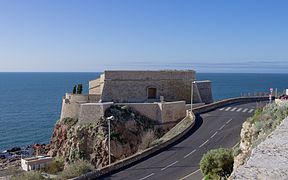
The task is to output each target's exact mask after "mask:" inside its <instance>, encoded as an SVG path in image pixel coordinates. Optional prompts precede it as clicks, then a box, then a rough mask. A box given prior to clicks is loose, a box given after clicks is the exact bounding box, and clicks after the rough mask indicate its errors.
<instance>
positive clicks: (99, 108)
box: [78, 102, 113, 124]
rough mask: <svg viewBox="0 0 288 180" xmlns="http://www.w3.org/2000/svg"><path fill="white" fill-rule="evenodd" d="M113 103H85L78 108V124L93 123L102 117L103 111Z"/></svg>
mask: <svg viewBox="0 0 288 180" xmlns="http://www.w3.org/2000/svg"><path fill="white" fill-rule="evenodd" d="M112 104H113V103H112V102H108V103H86V104H82V105H81V106H80V112H79V119H78V123H79V124H89V123H95V122H97V121H99V120H100V118H101V117H103V116H104V113H105V110H106V109H107V108H109V107H110V106H111V105H112Z"/></svg>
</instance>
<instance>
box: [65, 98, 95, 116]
mask: <svg viewBox="0 0 288 180" xmlns="http://www.w3.org/2000/svg"><path fill="white" fill-rule="evenodd" d="M99 100H100V96H99V95H96V94H92V95H85V94H70V93H66V94H65V96H64V97H63V99H62V110H61V117H60V118H61V119H63V118H67V117H70V118H78V117H79V112H80V106H81V104H85V103H95V102H98V101H99Z"/></svg>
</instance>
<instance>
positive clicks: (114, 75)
mask: <svg viewBox="0 0 288 180" xmlns="http://www.w3.org/2000/svg"><path fill="white" fill-rule="evenodd" d="M104 74H105V79H106V80H129V81H130V80H133V81H139V80H147V79H148V80H175V79H183V78H186V79H190V80H194V79H195V71H193V70H189V71H173V70H167V71H105V73H104Z"/></svg>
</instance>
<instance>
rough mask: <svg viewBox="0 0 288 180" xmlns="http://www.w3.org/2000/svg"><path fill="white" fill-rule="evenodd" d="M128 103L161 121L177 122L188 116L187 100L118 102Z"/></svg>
mask: <svg viewBox="0 0 288 180" xmlns="http://www.w3.org/2000/svg"><path fill="white" fill-rule="evenodd" d="M117 104H119V105H126V106H128V107H131V108H133V109H135V110H136V111H138V112H139V113H140V114H142V115H144V116H146V117H148V118H150V119H152V120H155V121H158V122H159V123H163V124H165V123H169V122H177V121H179V120H181V119H183V118H184V117H185V116H186V106H185V101H178V102H164V103H117Z"/></svg>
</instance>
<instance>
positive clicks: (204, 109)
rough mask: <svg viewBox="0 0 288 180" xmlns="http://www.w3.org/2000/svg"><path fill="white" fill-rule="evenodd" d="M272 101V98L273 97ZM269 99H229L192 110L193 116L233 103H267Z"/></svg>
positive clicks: (257, 97) (261, 97)
mask: <svg viewBox="0 0 288 180" xmlns="http://www.w3.org/2000/svg"><path fill="white" fill-rule="evenodd" d="M273 99H274V97H273ZM268 100H269V97H266V96H264V97H263V96H256V97H237V98H230V99H224V100H221V101H217V102H214V103H211V104H207V105H203V106H200V107H196V108H193V113H194V114H195V115H197V114H202V113H205V112H208V111H212V110H214V109H217V108H219V107H222V106H226V105H229V104H235V103H242V102H255V101H268Z"/></svg>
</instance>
